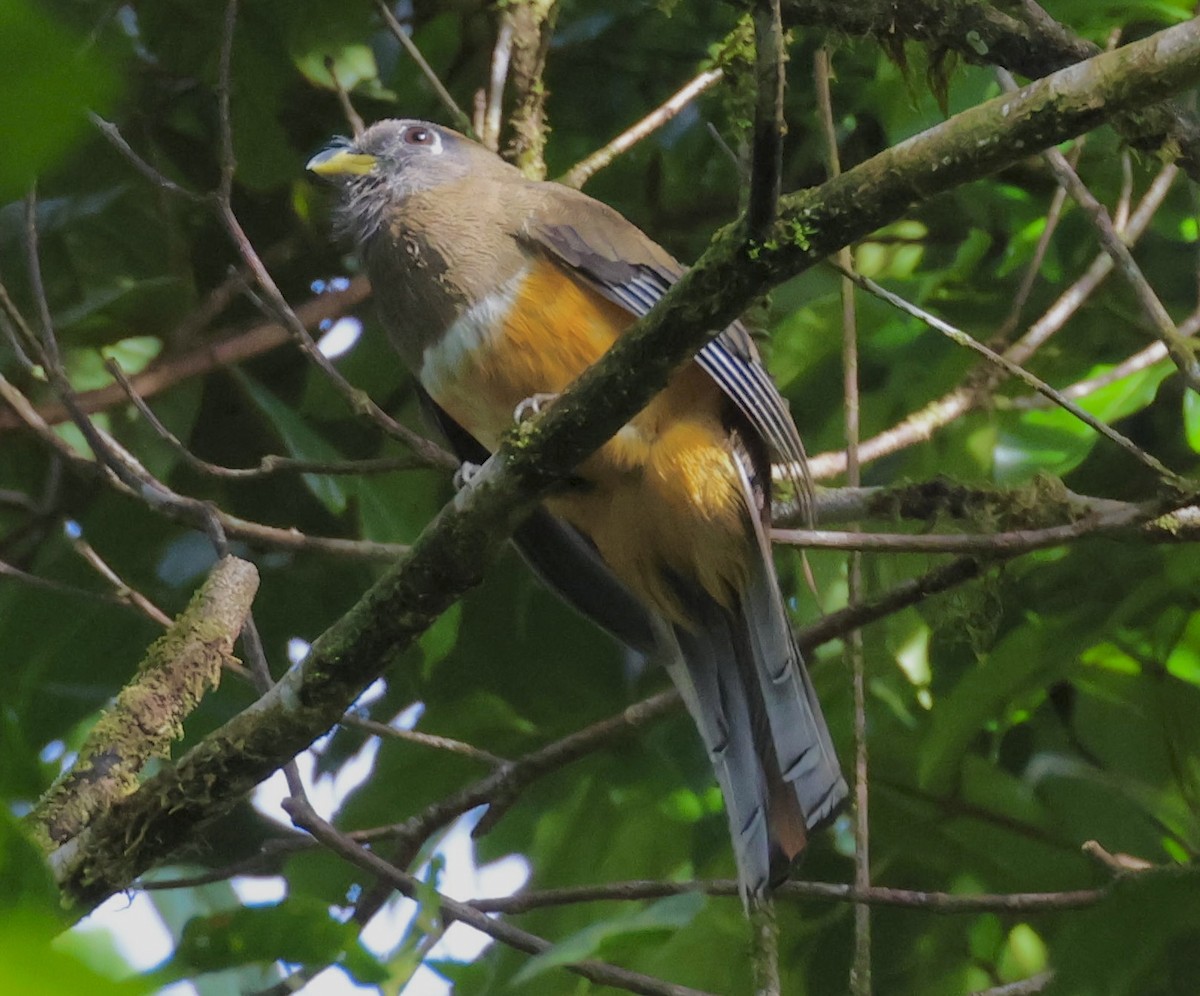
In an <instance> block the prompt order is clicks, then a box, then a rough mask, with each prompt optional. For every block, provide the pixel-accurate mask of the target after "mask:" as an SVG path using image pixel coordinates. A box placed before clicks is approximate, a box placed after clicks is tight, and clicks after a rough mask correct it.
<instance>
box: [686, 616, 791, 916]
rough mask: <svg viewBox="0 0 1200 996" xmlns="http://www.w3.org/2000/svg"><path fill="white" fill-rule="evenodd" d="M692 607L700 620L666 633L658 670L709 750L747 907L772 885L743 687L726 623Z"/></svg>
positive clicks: (760, 777)
mask: <svg viewBox="0 0 1200 996" xmlns="http://www.w3.org/2000/svg"><path fill="white" fill-rule="evenodd" d="M699 602H700V604H701V605H702V606H703V607H704V609H705V610H706V611H704V613H703V614H704V616H705V618H703V619H699V620H697V622H698V626H697V627H696V628H695V629H684V628H683V627H680V626H674V627H671V632H670V640H671V643H673V644H674V647H673V649H674V652H667V653H666V654H665V655H664V656H665V658H666V659H665V660H664V664H665V665H666V668H667V671H668V672H669V673H670V675H671V680H672V681H674V683H675V687H676V688H678V689H679V693H680V696H681V697H682V698H683V701H684V704H685V705H686V706H687V709H688V712H690V713H691V715H692V719H693V720H694V721H695V723H696V727H697V729H698V730H699V731H700V736H701V738H702V739H703V741H704V746H705V747H706V748H707V749H708V756H709V759H710V760H711V761H712V766H713V771H714V772H715V773H716V776H717V783H718V784H719V785H720V786H721V795H722V796H723V797H724V799H725V813H726V816H727V818H728V820H729V833H730V837H731V838H732V839H733V851H734V857H735V858H736V861H737V869H738V883H739V886H740V889H741V893H742V899H743V901H748V899H749V897H750V896H751V895H755V896H757V895H761V894H762V893H763V892H764V891H765V890H766V888H767V885H768V883H769V882H770V878H771V841H770V827H769V825H768V819H769V813H768V808H767V795H768V790H767V783H766V771H765V770H764V768H763V765H762V764H761V763H760V761H759V756H758V750H757V747H756V744H755V737H754V728H755V722H754V717H753V714H752V711H751V706H750V701H749V699H748V698H747V696H746V687H745V683H744V681H743V680H742V676H741V674H740V671H739V669H738V668H737V667H731V666H730V665H731V664H733V663H734V660H735V658H736V652H735V649H734V639H733V636H734V634H733V632H732V631H731V629H730V627H729V619H728V616H727V615H726V614H725V613H724V611H723V610H722V609H721V608H720V607H719V606H718V605H716V603H715V602H712V601H711V600H710V599H708V598H707V596H701V598H700V599H699ZM693 605H695V603H693ZM722 617H724V618H722Z"/></svg>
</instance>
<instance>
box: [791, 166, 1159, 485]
mask: <svg viewBox="0 0 1200 996" xmlns="http://www.w3.org/2000/svg"><path fill="white" fill-rule="evenodd" d="M1178 174H1179V170H1178V167H1176V166H1174V165H1167V166H1164V167H1163V169H1162V170H1161V171H1160V172H1159V174H1158V176H1157V177H1155V179H1154V182H1153V183H1152V184H1151V185H1150V188H1149V189H1148V190H1147V191H1146V193H1145V195H1144V196H1143V197H1142V200H1141V202H1140V203H1139V204H1138V207H1137V210H1135V211H1134V213H1133V215H1132V217H1131V218H1130V219H1129V225H1128V227H1127V228H1126V230H1125V231H1124V232H1123V233H1122V235H1123V238H1124V239H1125V241H1126V243H1127V244H1129V245H1131V246H1132V245H1134V244H1136V242H1137V241H1138V240H1139V239H1140V238H1141V237H1142V235H1143V234H1144V233H1145V231H1146V229H1147V228H1148V227H1149V225H1150V222H1151V221H1152V220H1153V219H1154V216H1155V214H1156V213H1157V211H1158V209H1159V208H1160V207H1161V206H1162V202H1163V201H1164V200H1165V199H1166V196H1167V194H1168V193H1169V192H1170V189H1171V187H1172V185H1173V184H1174V182H1175V179H1176V177H1177V176H1178ZM1112 271H1113V261H1112V257H1111V256H1109V255H1108V254H1107V253H1104V252H1101V253H1100V254H1099V255H1097V256H1096V258H1095V259H1093V260H1092V262H1091V264H1090V265H1089V266H1088V268H1087V270H1086V271H1085V272H1084V273H1083V275H1082V276H1080V277H1079V278H1078V279H1077V280H1076V281H1075V282H1074V283H1072V284H1071V286H1070V287H1068V288H1067V289H1066V290H1065V291H1063V292H1062V293H1061V294H1060V295H1059V296H1058V298H1057V299H1056V300H1055V301H1054V303H1053V304H1051V306H1050V307H1049V308H1048V309H1047V310H1046V311H1045V312H1044V313H1043V314H1042V316H1041V317H1040V318H1038V320H1037V321H1036V322H1034V323H1033V324H1032V325H1031V326H1030V327H1029V329H1028V331H1026V333H1025V334H1024V335H1023V336H1022V337H1021V338H1020V339H1018V340H1017V341H1016V342H1015V343H1014V344H1013V345H1012V346H1010V347H1009V348H1008V349H1006V350H1005V351H1004V356H1005V357H1006V358H1007V359H1009V360H1012V361H1013V362H1014V363H1024V362H1025V361H1026V360H1028V359H1029V358H1030V357H1031V356H1032V355H1033V354H1034V353H1035V352H1037V350H1038V349H1040V348H1041V347H1042V346H1043V345H1044V344H1045V343H1046V341H1047V340H1048V339H1049V338H1050V337H1051V336H1053V335H1054V334H1055V333H1057V332H1058V331H1059V330H1060V329H1061V328H1062V327H1063V326H1064V325H1065V324H1066V323H1067V321H1068V320H1069V319H1070V318H1071V316H1072V315H1074V314H1075V313H1076V312H1077V311H1078V310H1079V309H1080V308H1081V307H1082V306H1083V305H1084V303H1085V302H1086V301H1087V300H1088V299H1089V298H1090V297H1091V295H1092V294H1093V293H1094V292H1095V290H1096V289H1097V288H1098V287H1099V286H1100V285H1101V284H1102V283H1103V282H1104V281H1105V280H1106V279H1107V277H1108V275H1109V274H1110V273H1112ZM996 383H999V381H997V382H996ZM990 384H991V380H990V378H988V379H985V380H984V382H983V385H982V386H979V387H977V386H975V385H972V384H970V383H967V384H965V385H962V386H960V387H956V388H954V389H953V390H952V391H950V392H948V393H947V394H944V395H942V397H940V398H938V399H936V400H935V401H931V402H929V404H927V405H925V406H924V407H923V408H921V409H919V410H918V411H915V412H913V413H912V414H910V415H907V416H905V418H903V419H902V420H901V421H900V422H898V423H897V424H896V425H894V426H892V427H891V428H889V429H886V430H884V431H883V432H881V433H879V434H878V435H876V436H873V437H872V438H870V439H867V440H864V441H863V443H862V445H861V446H860V447H859V460H860V461H861V462H862V463H864V464H865V463H869V462H871V461H873V460H878V459H879V458H881V457H884V456H888V455H890V454H892V453H896V452H898V451H900V450H902V449H905V448H907V447H909V446H914V445H916V444H917V443H921V442H924V441H925V440H927V439H929V438H931V437H932V435H933V433H934V432H936V431H937V430H938V429H940V428H942V427H944V426H946V425H950V424H951V423H952V422H954V421H955V420H956V419H958V418H959V417H960V416H962V415H963V414H965V413H966V412H968V411H970V410H971V409H972V408H974V407H976V406H977V405H978V404H980V402H981V401H983V400H984V399H985V398H986V397H987V396H988V391H987V388H988V386H989V385H990ZM808 463H809V468H810V470H811V472H812V476H813V479H814V480H826V479H828V478H830V477H834V476H835V475H837V474H840V473H843V472H844V471H845V468H846V454H845V453H844V452H842V451H838V452H831V453H821V454H818V455H816V456H812V457H810V458H809V461H808ZM780 473H783V470H782V469H781V470H780Z"/></svg>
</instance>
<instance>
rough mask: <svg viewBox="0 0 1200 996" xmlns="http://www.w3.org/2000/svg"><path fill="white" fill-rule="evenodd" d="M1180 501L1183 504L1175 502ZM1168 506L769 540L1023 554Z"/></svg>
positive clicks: (776, 533)
mask: <svg viewBox="0 0 1200 996" xmlns="http://www.w3.org/2000/svg"><path fill="white" fill-rule="evenodd" d="M1180 504H1185V502H1182V501H1181V502H1180ZM1166 511H1169V509H1165V508H1163V507H1161V505H1159V504H1157V503H1151V504H1148V505H1134V504H1130V505H1127V506H1122V507H1121V508H1118V509H1115V510H1113V511H1109V512H1097V513H1094V514H1093V515H1089V516H1084V517H1083V518H1080V519H1079V520H1078V521H1076V522H1071V523H1068V524H1066V525H1062V526H1048V527H1046V528H1045V529H1013V530H1008V531H1006V532H998V533H981V534H974V535H956V536H947V535H916V536H913V535H901V534H897V533H863V532H839V531H835V530H826V529H773V530H772V531H771V539H772V540H774V541H775V542H776V543H787V544H790V545H793V546H802V547H807V548H809V549H821V550H886V551H890V552H893V553H900V552H903V553H1026V552H1028V551H1030V550H1044V549H1047V548H1048V547H1052V546H1060V545H1061V544H1063V543H1068V542H1070V541H1072V540H1076V539H1081V538H1082V537H1085V536H1093V535H1097V534H1099V533H1107V532H1113V531H1117V530H1123V529H1129V528H1130V527H1132V526H1137V525H1141V524H1143V523H1146V522H1150V521H1152V520H1153V519H1156V518H1158V516H1160V515H1162V514H1164V513H1165V512H1166Z"/></svg>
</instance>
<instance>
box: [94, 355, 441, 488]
mask: <svg viewBox="0 0 1200 996" xmlns="http://www.w3.org/2000/svg"><path fill="white" fill-rule="evenodd" d="M104 369H105V370H107V371H108V372H109V374H110V375H111V376H112V378H113V379H114V380H115V381H116V382H117V383H118V384H120V385H121V388H122V390H124V391H125V394H126V396H127V397H128V398H129V400H130V402H132V404H133V406H134V407H135V408H136V409H137V410H138V413H139V414H140V415H141V416H142V418H144V419H145V420H146V422H147V423H148V424H149V425H150V427H151V428H152V429H153V430H154V432H155V434H156V435H157V436H158V437H159V438H160V439H161V440H163V442H165V443H166V444H167V445H168V446H170V447H171V449H173V450H174V451H175V452H176V453H177V454H178V455H179V457H180V459H182V460H184V461H185V462H186V463H187V464H188V466H189V467H191V468H192V469H193V470H196V471H198V472H199V473H201V474H207V475H209V476H211V477H223V478H227V479H231V480H253V479H256V478H261V477H271V476H274V475H276V474H283V473H290V474H335V475H343V474H353V475H356V476H359V475H364V474H386V473H391V472H393V471H397V470H416V469H419V468H422V467H426V466H428V465H427V464H426V463H425V461H424V460H422V459H421V458H420V457H418V456H416V454H409V455H408V456H403V457H379V458H377V459H373V460H300V459H297V458H295V457H286V456H279V455H278V454H274V453H270V454H267V455H266V456H264V457H260V458H259V462H258V466H257V467H222V466H220V465H219V464H215V463H210V462H209V461H207V460H204V459H202V458H201V457H198V456H196V454H195V453H193V452H192V451H191V450H190V449H188V447H187V446H185V445H184V443H183V441H182V440H181V439H180V438H179V437H178V436H176V435H175V434H174V433H173V432H171V430H170V429H168V428H167V427H166V426H165V425H163V423H162V420H161V419H160V418H159V417H158V416H157V415H155V414H154V411H153V410H152V409H151V408H150V406H149V405H148V404H146V402H145V401H144V400H143V399H142V398H141V397H140V396H139V395H138V393H137V390H136V389H135V388H134V386H133V384H132V382H131V381H130V380H129V378H128V377H127V376H126V374H125V372H124V371H123V370H122V369H121V365H120V364H119V363H117V362H116V360H114V359H112V358H111V357H108V358H106V359H105V361H104Z"/></svg>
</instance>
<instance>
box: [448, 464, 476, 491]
mask: <svg viewBox="0 0 1200 996" xmlns="http://www.w3.org/2000/svg"><path fill="white" fill-rule="evenodd" d="M482 469H483V464H481V463H471V462H469V461H464V462H463V463H461V464H459V467H458V470H456V471H455V472H454V477H453V478H452V483H453V485H454V490H455V491H461V490H462V489H463V488H465V487H466V486H467V485H468V484H470V483H471V480H472V479H473V478H474V477H475V475H476V474H478V473H479V472H480V471H481V470H482Z"/></svg>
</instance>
